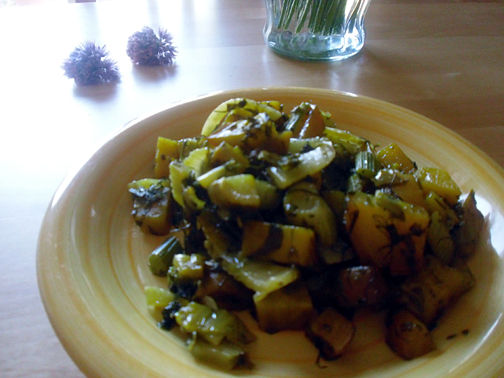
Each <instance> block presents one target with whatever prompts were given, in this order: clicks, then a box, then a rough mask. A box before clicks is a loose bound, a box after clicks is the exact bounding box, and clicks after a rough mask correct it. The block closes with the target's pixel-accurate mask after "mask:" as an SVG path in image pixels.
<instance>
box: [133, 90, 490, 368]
mask: <svg viewBox="0 0 504 378" xmlns="http://www.w3.org/2000/svg"><path fill="white" fill-rule="evenodd" d="M153 177H154V178H146V179H141V180H138V181H134V182H132V183H130V184H129V191H130V192H131V194H132V197H133V212H132V214H133V217H134V219H135V221H136V223H137V224H138V226H139V227H141V229H142V230H143V231H145V232H147V233H152V234H155V235H167V239H166V241H165V242H164V243H163V244H161V245H160V246H159V247H158V248H157V249H156V250H155V251H153V252H152V253H151V255H150V256H149V266H150V268H151V270H152V273H153V274H155V275H158V276H167V279H168V282H167V286H166V288H159V287H152V286H151V287H146V295H147V303H148V306H149V309H150V310H151V312H152V314H153V315H154V316H155V317H156V319H157V320H158V321H159V326H160V327H161V328H163V329H166V330H170V329H173V328H174V329H177V330H180V331H181V333H182V334H183V335H186V337H187V345H188V348H189V350H190V351H191V353H192V354H193V355H194V356H195V357H196V358H197V359H198V360H200V361H203V362H208V363H211V364H213V365H215V366H217V367H218V368H221V369H233V368H236V367H239V366H250V361H248V359H247V356H246V353H245V349H246V348H245V347H244V345H245V344H247V343H250V342H252V341H254V339H255V336H254V335H253V334H252V333H251V332H249V331H248V330H247V328H246V326H245V325H244V324H243V323H242V321H241V320H240V319H239V317H237V316H235V315H234V312H235V311H238V310H248V311H250V313H251V314H252V315H253V316H254V317H255V319H256V320H257V322H258V326H259V328H260V329H261V330H263V331H265V332H268V333H275V332H280V331H284V330H299V331H303V332H305V334H306V336H307V337H308V338H309V339H310V340H311V341H312V342H313V344H314V346H315V347H316V348H318V350H319V351H320V356H321V357H322V358H324V359H327V360H332V359H335V358H337V357H339V356H341V355H342V354H343V353H344V352H345V349H346V348H347V346H348V345H349V344H350V343H351V342H352V338H353V336H354V332H355V327H354V325H353V323H352V316H353V314H354V313H355V311H357V310H358V309H359V308H362V307H371V308H373V309H376V311H387V313H388V316H387V322H386V329H387V331H386V335H385V336H384V337H385V339H386V342H387V344H388V345H389V346H390V348H391V349H392V350H393V351H394V352H395V353H396V354H397V355H399V356H400V357H402V358H404V359H407V360H408V359H412V358H415V357H418V356H422V355H424V354H426V353H428V352H430V351H432V350H434V349H435V348H436V346H435V344H434V342H433V339H432V336H431V334H430V330H432V329H433V328H434V327H435V326H436V323H437V321H438V319H439V318H440V316H441V315H442V314H443V312H444V311H445V309H446V308H447V307H448V306H449V305H450V304H452V303H453V302H454V301H455V300H456V299H457V298H458V297H460V296H461V295H462V294H464V293H465V292H466V291H468V290H469V289H470V288H471V287H472V286H473V285H474V277H473V275H472V273H471V271H470V270H469V268H468V267H467V265H466V260H467V259H468V258H469V257H470V256H471V254H473V252H474V250H475V249H476V245H477V243H478V239H479V234H480V230H481V228H482V225H483V222H484V219H483V216H482V214H481V213H480V212H479V211H478V209H477V208H476V201H475V195H474V192H472V191H471V192H470V193H468V194H467V195H466V196H463V197H464V198H465V199H464V200H461V197H462V193H461V190H460V189H459V187H458V186H457V184H456V183H455V182H454V181H453V180H452V179H451V177H450V175H449V174H448V173H447V172H446V171H444V170H442V169H438V168H418V167H417V166H416V164H415V163H414V162H413V161H412V160H411V159H410V158H408V156H406V154H405V153H404V152H403V151H402V150H401V148H400V147H399V146H398V145H397V144H395V143H391V144H390V145H388V146H385V147H383V148H381V149H379V150H378V149H377V148H376V147H375V146H374V145H373V144H371V142H370V141H368V140H366V139H363V138H361V137H359V136H356V135H353V134H351V133H349V132H347V131H344V130H340V129H338V128H337V127H336V125H335V123H334V122H333V121H332V119H331V116H330V114H328V113H326V112H324V111H322V110H321V109H319V108H318V106H316V105H314V104H310V103H301V104H300V105H299V106H297V107H295V108H294V109H292V110H291V111H290V112H285V111H284V110H283V107H282V105H281V104H280V103H278V102H276V101H268V102H256V101H254V100H250V99H232V100H229V101H226V102H225V103H223V104H221V105H219V106H218V107H217V108H216V109H215V110H214V111H213V112H212V113H211V114H210V116H209V117H208V119H207V121H206V122H205V124H204V125H203V129H202V135H201V136H199V137H196V138H189V139H182V140H178V141H176V140H170V139H167V138H163V137H160V138H159V139H158V142H157V150H156V155H155V168H154V173H153Z"/></svg>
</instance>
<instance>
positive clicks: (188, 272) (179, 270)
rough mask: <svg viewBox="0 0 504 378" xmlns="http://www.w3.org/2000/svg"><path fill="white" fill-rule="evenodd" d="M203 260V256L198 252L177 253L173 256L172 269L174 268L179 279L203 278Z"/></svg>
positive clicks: (193, 279)
mask: <svg viewBox="0 0 504 378" xmlns="http://www.w3.org/2000/svg"><path fill="white" fill-rule="evenodd" d="M205 260H206V258H205V256H203V255H200V254H196V253H194V254H192V255H185V254H182V253H179V254H176V255H175V256H173V265H172V269H175V270H176V272H175V274H176V275H177V278H178V279H179V280H191V281H196V280H199V279H201V278H203V274H204V271H203V267H204V264H205Z"/></svg>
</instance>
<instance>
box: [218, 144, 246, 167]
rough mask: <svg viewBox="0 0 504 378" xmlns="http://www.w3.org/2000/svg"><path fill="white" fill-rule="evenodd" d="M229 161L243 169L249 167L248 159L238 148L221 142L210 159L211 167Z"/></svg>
mask: <svg viewBox="0 0 504 378" xmlns="http://www.w3.org/2000/svg"><path fill="white" fill-rule="evenodd" d="M230 160H234V162H235V163H236V164H239V165H241V166H243V167H244V168H247V167H248V166H249V165H250V162H249V160H248V158H247V157H246V156H245V154H244V153H243V151H242V150H241V149H240V147H238V146H231V145H230V144H229V143H226V142H222V143H221V144H219V145H218V146H217V147H216V148H215V149H214V150H213V153H212V157H211V164H212V165H213V166H216V165H222V164H225V163H227V162H228V161H230Z"/></svg>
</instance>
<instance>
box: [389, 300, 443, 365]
mask: <svg viewBox="0 0 504 378" xmlns="http://www.w3.org/2000/svg"><path fill="white" fill-rule="evenodd" d="M386 341H387V344H388V345H389V347H390V349H392V350H393V351H394V352H395V353H396V354H397V355H399V356H400V357H402V358H404V359H405V360H411V359H413V358H416V357H420V356H423V355H425V354H427V353H429V352H432V351H433V350H435V349H436V345H435V344H434V340H433V339H432V335H431V333H430V332H429V330H428V329H427V327H426V326H425V324H424V323H422V322H421V321H420V320H418V319H417V318H416V317H415V316H414V315H413V314H412V313H411V312H409V311H408V310H404V309H403V310H399V311H397V312H396V313H395V314H393V315H392V316H391V320H390V325H389V326H388V328H387V338H386Z"/></svg>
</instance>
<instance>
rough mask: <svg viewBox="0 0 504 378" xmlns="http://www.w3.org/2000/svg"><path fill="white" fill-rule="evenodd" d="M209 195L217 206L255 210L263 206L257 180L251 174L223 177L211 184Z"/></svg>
mask: <svg viewBox="0 0 504 378" xmlns="http://www.w3.org/2000/svg"><path fill="white" fill-rule="evenodd" d="M208 195H209V196H210V200H211V201H212V202H213V203H214V204H216V205H217V206H223V207H228V208H241V209H243V210H255V209H258V208H259V206H260V204H261V198H260V197H259V193H258V192H257V189H256V184H255V178H254V176H253V175H250V174H242V175H236V176H230V177H222V178H220V179H218V180H216V181H214V182H213V183H212V184H210V186H209V187H208Z"/></svg>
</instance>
